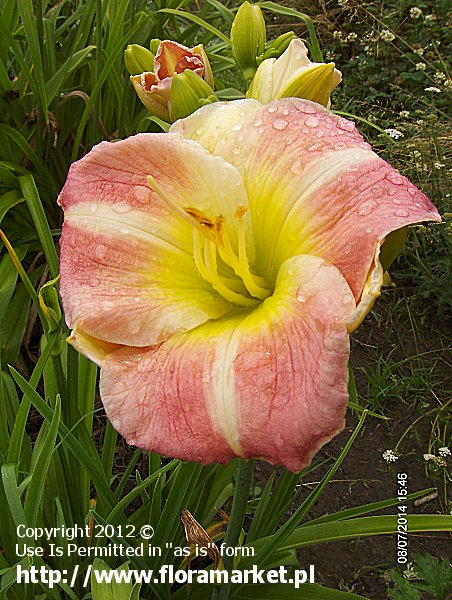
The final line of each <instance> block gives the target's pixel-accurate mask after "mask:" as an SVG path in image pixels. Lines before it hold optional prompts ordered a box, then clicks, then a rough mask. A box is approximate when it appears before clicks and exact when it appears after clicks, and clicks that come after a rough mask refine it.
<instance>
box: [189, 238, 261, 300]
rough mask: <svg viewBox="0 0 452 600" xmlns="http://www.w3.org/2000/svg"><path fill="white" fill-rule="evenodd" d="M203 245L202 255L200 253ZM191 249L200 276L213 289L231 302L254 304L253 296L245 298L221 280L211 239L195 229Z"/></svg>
mask: <svg viewBox="0 0 452 600" xmlns="http://www.w3.org/2000/svg"><path fill="white" fill-rule="evenodd" d="M203 246H204V257H203V255H202V248H203ZM193 249H194V258H195V264H196V268H197V269H198V271H199V273H200V275H201V277H203V279H205V280H206V281H208V282H209V283H210V284H211V285H212V287H213V289H214V290H216V291H217V292H218V293H219V294H220V295H221V296H223V298H226V300H229V302H232V303H233V304H238V305H239V306H245V307H248V306H255V305H256V302H257V301H256V300H255V299H254V298H247V297H246V296H243V295H242V294H238V293H236V292H234V291H232V290H231V289H230V288H228V287H227V286H226V285H225V284H224V283H223V282H222V281H221V279H220V277H219V275H218V272H217V247H216V245H215V244H214V242H212V240H206V238H205V237H204V236H201V233H200V232H199V231H198V230H197V229H194V230H193Z"/></svg>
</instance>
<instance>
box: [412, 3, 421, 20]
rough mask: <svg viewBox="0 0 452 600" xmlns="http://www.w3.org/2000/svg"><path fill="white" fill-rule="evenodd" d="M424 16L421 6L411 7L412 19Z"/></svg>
mask: <svg viewBox="0 0 452 600" xmlns="http://www.w3.org/2000/svg"><path fill="white" fill-rule="evenodd" d="M421 16H422V10H421V9H420V8H418V7H417V6H413V8H410V17H411V18H412V19H419V17H421Z"/></svg>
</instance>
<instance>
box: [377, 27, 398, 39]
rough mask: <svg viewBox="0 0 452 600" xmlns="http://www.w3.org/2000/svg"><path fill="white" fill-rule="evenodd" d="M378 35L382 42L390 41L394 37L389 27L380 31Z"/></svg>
mask: <svg viewBox="0 0 452 600" xmlns="http://www.w3.org/2000/svg"><path fill="white" fill-rule="evenodd" d="M380 37H381V39H382V40H383V41H384V42H392V40H394V39H395V35H394V34H393V33H392V31H389V29H384V30H383V31H382V32H381V33H380Z"/></svg>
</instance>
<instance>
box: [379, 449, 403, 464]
mask: <svg viewBox="0 0 452 600" xmlns="http://www.w3.org/2000/svg"><path fill="white" fill-rule="evenodd" d="M382 456H383V459H384V460H385V461H386V462H387V463H390V462H395V461H396V460H398V459H399V455H398V454H396V453H395V452H394V450H385V451H384V452H383V455H382Z"/></svg>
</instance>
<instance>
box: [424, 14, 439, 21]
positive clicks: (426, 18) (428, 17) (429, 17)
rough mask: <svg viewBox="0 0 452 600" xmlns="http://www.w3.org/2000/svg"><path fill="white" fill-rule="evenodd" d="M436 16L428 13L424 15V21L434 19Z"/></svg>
mask: <svg viewBox="0 0 452 600" xmlns="http://www.w3.org/2000/svg"><path fill="white" fill-rule="evenodd" d="M436 19H437V16H436V15H434V14H433V13H431V14H430V15H425V20H426V21H436Z"/></svg>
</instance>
